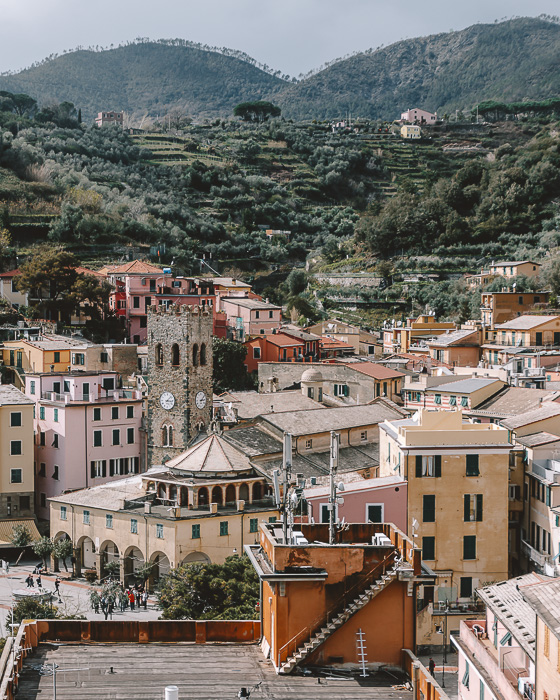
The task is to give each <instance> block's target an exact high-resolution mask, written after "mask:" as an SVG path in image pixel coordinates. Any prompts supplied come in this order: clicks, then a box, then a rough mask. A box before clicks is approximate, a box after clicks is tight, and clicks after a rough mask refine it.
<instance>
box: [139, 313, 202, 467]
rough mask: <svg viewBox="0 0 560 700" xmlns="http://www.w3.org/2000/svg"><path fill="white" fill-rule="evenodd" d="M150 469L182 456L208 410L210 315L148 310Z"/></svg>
mask: <svg viewBox="0 0 560 700" xmlns="http://www.w3.org/2000/svg"><path fill="white" fill-rule="evenodd" d="M147 330H148V416H147V417H148V465H147V466H148V467H150V466H153V465H157V464H164V463H165V462H166V461H167V460H169V459H171V458H172V457H175V456H176V455H178V454H180V453H181V452H184V451H185V450H186V449H187V446H188V444H189V442H190V441H191V440H192V438H194V437H195V435H196V434H197V433H198V432H199V431H203V430H206V429H207V428H208V426H209V424H210V420H211V410H212V312H211V309H207V308H201V307H198V306H193V307H191V306H182V307H176V306H172V307H170V308H169V309H166V308H165V307H163V306H158V307H155V306H152V307H151V308H150V309H148V329H147Z"/></svg>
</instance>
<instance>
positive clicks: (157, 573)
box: [148, 552, 171, 589]
mask: <svg viewBox="0 0 560 700" xmlns="http://www.w3.org/2000/svg"><path fill="white" fill-rule="evenodd" d="M150 564H152V568H151V571H150V576H149V579H148V581H149V586H150V588H151V589H153V587H154V586H155V585H157V583H158V582H159V580H160V579H161V577H162V576H165V574H167V573H169V571H170V569H171V564H170V563H169V559H168V557H167V555H166V554H164V553H163V552H153V554H152V555H151V557H150Z"/></svg>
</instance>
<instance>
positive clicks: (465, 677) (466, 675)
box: [461, 661, 469, 689]
mask: <svg viewBox="0 0 560 700" xmlns="http://www.w3.org/2000/svg"><path fill="white" fill-rule="evenodd" d="M461 683H462V684H463V685H464V686H465V688H467V689H468V687H469V662H468V661H465V673H464V674H463V680H462V681H461Z"/></svg>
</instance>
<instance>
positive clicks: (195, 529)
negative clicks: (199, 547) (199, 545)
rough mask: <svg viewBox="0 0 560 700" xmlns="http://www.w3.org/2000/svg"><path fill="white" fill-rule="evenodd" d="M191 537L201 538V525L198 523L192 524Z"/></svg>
mask: <svg viewBox="0 0 560 700" xmlns="http://www.w3.org/2000/svg"><path fill="white" fill-rule="evenodd" d="M191 537H192V539H193V540H199V539H200V525H198V524H196V525H193V526H192V532H191Z"/></svg>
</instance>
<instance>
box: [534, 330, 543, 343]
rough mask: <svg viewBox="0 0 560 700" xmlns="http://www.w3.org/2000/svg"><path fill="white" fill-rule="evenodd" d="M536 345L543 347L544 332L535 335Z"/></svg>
mask: <svg viewBox="0 0 560 700" xmlns="http://www.w3.org/2000/svg"><path fill="white" fill-rule="evenodd" d="M535 345H542V332H541V333H539V332H537V333H535Z"/></svg>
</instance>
